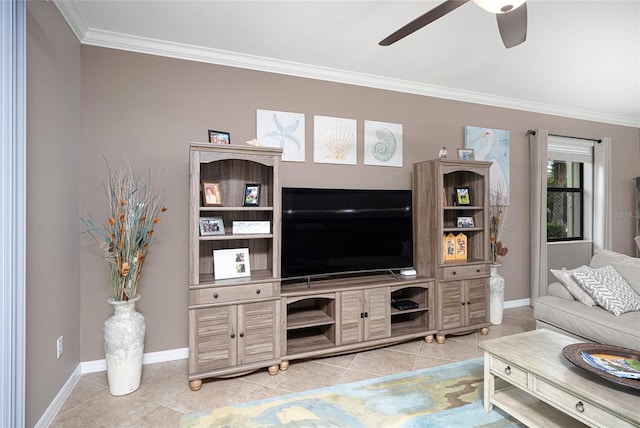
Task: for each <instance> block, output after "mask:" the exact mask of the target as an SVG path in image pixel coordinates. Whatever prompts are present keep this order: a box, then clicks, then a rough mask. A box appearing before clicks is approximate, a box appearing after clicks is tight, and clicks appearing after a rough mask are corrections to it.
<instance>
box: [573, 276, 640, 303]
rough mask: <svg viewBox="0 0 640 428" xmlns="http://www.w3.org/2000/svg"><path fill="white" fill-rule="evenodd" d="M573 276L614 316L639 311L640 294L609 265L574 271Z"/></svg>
mask: <svg viewBox="0 0 640 428" xmlns="http://www.w3.org/2000/svg"><path fill="white" fill-rule="evenodd" d="M573 276H574V277H575V278H576V279H577V280H578V282H579V283H580V285H582V286H583V287H584V288H585V290H587V291H588V292H589V294H591V297H593V299H594V300H595V301H596V302H597V303H598V305H600V306H602V307H603V308H605V309H606V310H607V311H609V312H611V313H612V314H614V315H615V316H619V315H622V314H624V313H625V312H631V311H640V295H638V293H636V292H635V291H634V290H633V288H631V286H630V285H629V284H628V283H627V281H625V280H624V278H623V277H622V275H620V273H618V271H617V270H615V269H614V268H613V266H611V265H606V266H604V267H601V268H598V269H591V270H583V271H580V270H579V271H577V272H574V274H573Z"/></svg>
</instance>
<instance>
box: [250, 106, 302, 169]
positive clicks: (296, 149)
mask: <svg viewBox="0 0 640 428" xmlns="http://www.w3.org/2000/svg"><path fill="white" fill-rule="evenodd" d="M256 137H257V139H258V141H259V142H260V144H261V145H263V146H268V147H280V148H281V149H282V160H283V161H289V162H304V160H305V154H304V153H305V140H304V114H303V113H289V112H285V111H273V110H257V111H256Z"/></svg>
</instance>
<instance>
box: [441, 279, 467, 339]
mask: <svg viewBox="0 0 640 428" xmlns="http://www.w3.org/2000/svg"><path fill="white" fill-rule="evenodd" d="M438 294H439V296H438V297H439V300H440V307H439V308H438V326H437V328H438V330H446V329H450V328H457V327H462V326H464V325H465V316H464V315H465V308H466V304H463V303H464V302H465V299H464V298H465V295H464V281H447V282H441V283H439V284H438Z"/></svg>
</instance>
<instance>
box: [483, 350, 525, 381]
mask: <svg viewBox="0 0 640 428" xmlns="http://www.w3.org/2000/svg"><path fill="white" fill-rule="evenodd" d="M491 371H492V372H493V373H494V374H495V375H496V376H499V377H501V378H503V379H506V380H507V381H508V382H509V383H511V384H513V385H518V386H521V387H523V388H527V387H528V381H527V379H528V377H529V372H527V371H526V370H523V369H521V368H520V367H518V366H516V365H513V364H511V363H507V362H506V361H504V360H501V359H500V358H497V357H495V356H493V355H492V356H491Z"/></svg>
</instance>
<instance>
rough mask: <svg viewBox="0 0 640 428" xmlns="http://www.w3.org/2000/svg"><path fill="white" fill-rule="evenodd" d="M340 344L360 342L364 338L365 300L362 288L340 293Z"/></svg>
mask: <svg viewBox="0 0 640 428" xmlns="http://www.w3.org/2000/svg"><path fill="white" fill-rule="evenodd" d="M340 321H341V323H340V328H339V329H338V334H340V344H341V345H345V344H348V343H358V342H362V340H363V329H362V325H363V324H364V301H363V295H362V291H361V290H355V291H343V292H342V293H340Z"/></svg>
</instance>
